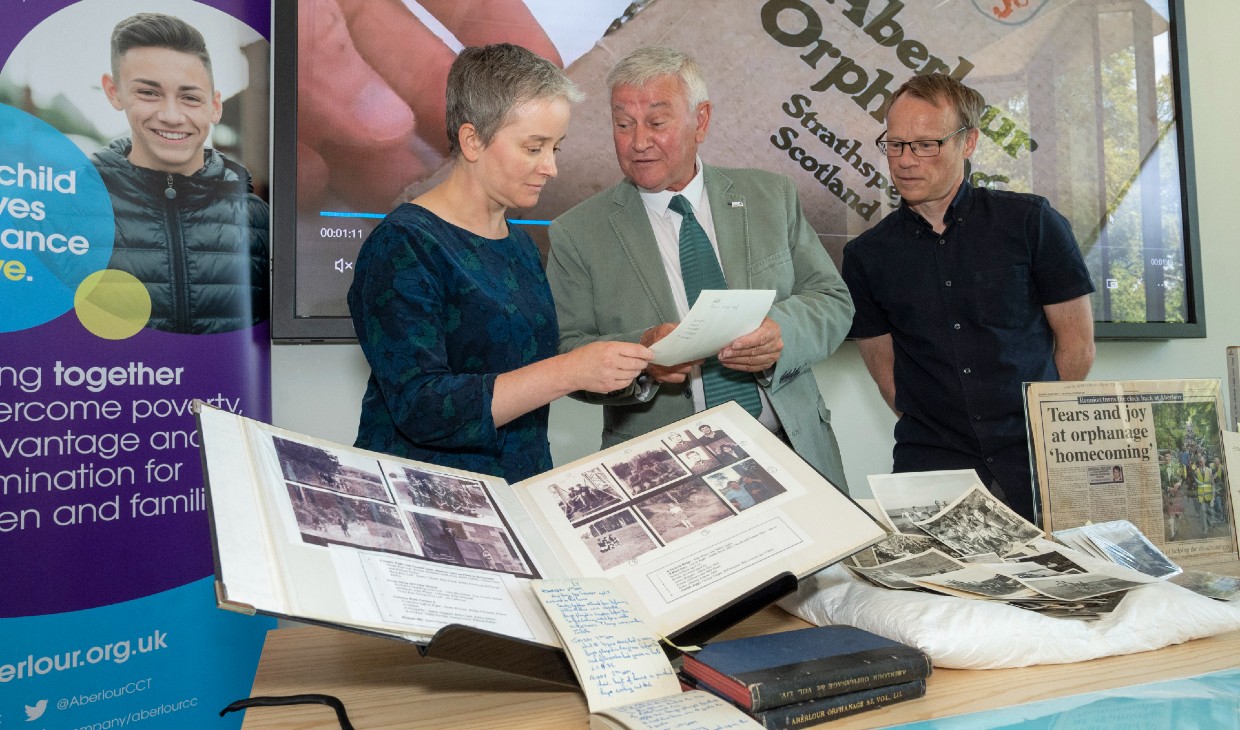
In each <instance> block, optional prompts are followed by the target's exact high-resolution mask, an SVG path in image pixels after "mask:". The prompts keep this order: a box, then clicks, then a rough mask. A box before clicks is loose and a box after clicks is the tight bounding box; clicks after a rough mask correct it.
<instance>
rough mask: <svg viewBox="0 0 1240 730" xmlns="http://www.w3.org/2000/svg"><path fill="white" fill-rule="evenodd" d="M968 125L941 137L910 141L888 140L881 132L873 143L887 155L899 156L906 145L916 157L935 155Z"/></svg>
mask: <svg viewBox="0 0 1240 730" xmlns="http://www.w3.org/2000/svg"><path fill="white" fill-rule="evenodd" d="M966 129H968V127H961V128H960V129H957V130H956V131H955V132H952V133H951V134H949V135H947V136H946V137H944V138H942V139H915V140H913V141H912V142H890V141H888V140H885V139H883V134H887V133H886V132H883V134H880V135H878V139H876V140H874V144H876V145H878V150H879V151H880V152H882V153H883V154H884V155H887V156H888V157H899V156H901V155H903V154H904V148H905V147H908V148H909V149H910V150H912V152H913V154H914V155H915V156H917V157H937V156H938V154H939V150H941V149H942V148H943V143H944V142H946V141H947V140H949V139H951V138H952V137H955V136H956V135H958V134H960V133H961V132H963V131H964V130H966Z"/></svg>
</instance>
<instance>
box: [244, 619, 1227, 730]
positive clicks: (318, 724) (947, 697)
mask: <svg viewBox="0 0 1240 730" xmlns="http://www.w3.org/2000/svg"><path fill="white" fill-rule="evenodd" d="M805 626H808V624H806V623H805V622H804V621H801V620H800V619H798V618H795V617H793V616H791V615H789V614H787V613H785V612H784V611H782V610H780V609H778V608H774V607H772V608H768V609H766V610H764V611H762V612H760V613H758V614H756V615H755V616H753V617H751V618H750V619H748V620H747V621H745V622H743V623H741V624H740V625H738V626H736V627H734V628H733V629H731V630H729V631H728V632H726V633H724V634H723V635H722V636H723V637H735V636H749V635H754V634H759V633H770V632H772V631H784V630H789V629H794V628H803V627H805ZM1237 666H1240V631H1235V632H1231V633H1228V634H1223V635H1220V636H1214V637H1210V638H1206V639H1198V640H1196V641H1191V642H1188V643H1186V644H1180V645H1178V646H1171V647H1167V648H1165V649H1160V650H1158V651H1153V652H1145V653H1142V654H1130V655H1127V656H1118V657H1107V658H1105V659H1095V660H1093V661H1088V662H1080V663H1077V664H1059V665H1044V666H1038V667H1024V668H1020V669H992V670H987V671H971V670H962V669H936V670H935V671H934V674H933V675H932V676H931V677H930V681H929V686H928V690H927V695H926V697H924V698H922V699H919V700H913V701H910V702H905V703H903V704H898V705H893V706H891V707H887V708H883V709H879V710H874V711H871V712H865V713H862V714H860V715H854V716H852V717H847V718H843V719H840V720H835V721H833V722H831V723H830V724H827V725H823V726H822V727H824V728H831V729H832V730H849V729H852V728H873V727H884V726H888V725H894V724H899V723H905V722H914V721H917V720H927V719H931V718H936V717H944V716H948V715H956V714H961V713H966V712H976V711H979V710H989V709H995V708H999V707H1007V706H1011V705H1016V704H1021V703H1025V702H1033V701H1036V700H1043V699H1050V698H1054V697H1063V696H1067V695H1074V694H1081V693H1083V692H1094V691H1100V690H1106V689H1114V688H1116V687H1123V686H1127V685H1133V684H1141V683H1145V682H1153V681H1158V680H1164V679H1176V678H1182V677H1190V676H1194V675H1197V674H1203V673H1205V672H1212V671H1217V670H1221V669H1228V668H1232V667H1237ZM309 692H314V693H322V694H331V695H335V696H336V697H338V698H340V700H341V701H343V702H344V704H345V707H346V708H347V709H348V712H349V719H350V720H351V721H352V722H353V724H354V726H355V727H356V728H357V730H378V729H379V728H384V729H391V730H403V729H410V730H412V729H414V728H419V729H420V728H425V729H427V730H430V729H434V730H441V729H442V728H487V729H488V730H491V729H494V730H505V729H514V730H515V729H516V728H531V729H537V730H548V729H558V728H583V729H584V728H586V727H587V726H588V720H587V711H586V703H585V699H584V698H583V696H582V695H581V693H580V692H577V691H572V690H568V689H566V688H562V687H557V686H555V685H551V684H547V683H544V682H538V681H535V680H529V679H522V678H519V677H514V676H511V675H507V674H503V673H500V672H493V671H489V670H485V669H475V668H472V667H466V666H462V665H457V664H451V663H447V662H440V661H436V660H433V659H423V658H421V657H420V656H418V652H417V649H416V648H414V647H413V646H411V645H407V644H402V643H400V642H397V641H392V640H389V639H379V638H373V637H368V636H361V635H358V634H352V633H348V632H344V631H335V630H331V629H324V628H317V627H307V628H284V629H275V630H273V631H271V632H270V633H269V634H268V635H267V643H266V646H265V647H264V649H263V656H262V660H261V662H260V663H259V668H258V675H257V677H256V678H255V680H254V688H253V693H252V694H253V695H254V696H259V695H289V694H300V693H309ZM242 727H243V728H244V730H320V729H321V730H338V728H339V727H340V726H339V725H338V724H337V722H336V717H335V713H334V712H333V711H332V710H331V709H329V708H327V707H324V706H321V705H298V706H291V707H270V708H253V709H250V710H248V711H247V712H246V718H245V722H244V724H243V725H242Z"/></svg>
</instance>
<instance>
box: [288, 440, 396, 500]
mask: <svg viewBox="0 0 1240 730" xmlns="http://www.w3.org/2000/svg"><path fill="white" fill-rule="evenodd" d="M271 442H272V444H273V445H274V446H275V451H276V457H277V458H278V459H279V460H280V471H281V473H283V474H284V478H285V479H287V480H289V481H291V482H300V483H302V484H308V485H310V486H312V487H321V488H323V489H330V490H332V491H333V492H340V493H341V494H349V495H352V496H354V497H365V498H366V499H378V500H382V501H384V502H391V501H392V496H391V495H390V494H388V491H387V488H386V487H384V486H383V475H382V474H381V473H380V471H379V462H377V461H375V460H374V459H369V458H365V457H362V456H359V455H357V454H350V453H348V452H343V451H342V452H338V453H330V452H328V451H326V450H324V449H321V448H319V447H317V446H311V445H310V444H303V443H300V442H298V441H290V440H289V439H284V438H280V437H279V436H272V437H271Z"/></svg>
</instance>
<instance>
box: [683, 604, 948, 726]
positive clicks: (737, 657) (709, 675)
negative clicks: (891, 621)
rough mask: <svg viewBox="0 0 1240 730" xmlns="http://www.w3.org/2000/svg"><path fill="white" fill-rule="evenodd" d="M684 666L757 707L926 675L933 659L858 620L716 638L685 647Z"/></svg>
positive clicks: (727, 694) (721, 692)
mask: <svg viewBox="0 0 1240 730" xmlns="http://www.w3.org/2000/svg"><path fill="white" fill-rule="evenodd" d="M681 671H682V672H683V673H684V674H685V675H687V676H689V677H690V678H692V679H694V680H697V681H698V682H700V683H701V684H702V685H705V687H707V688H709V689H711V690H712V691H714V692H715V693H717V694H719V695H721V696H723V697H725V698H727V699H728V700H731V701H732V702H734V703H735V704H737V705H739V706H740V707H742V708H744V709H746V710H748V711H750V712H753V713H757V712H760V711H762V710H767V709H770V708H773V707H783V706H785V705H792V704H797V703H802V702H808V701H810V700H817V699H821V698H824V697H831V696H834V695H844V694H853V693H857V692H860V691H862V690H868V689H872V688H876V687H887V686H889V685H897V684H907V683H909V682H913V681H916V680H924V679H925V678H926V677H929V676H930V671H931V664H930V657H928V656H926V655H925V654H924V653H923V652H921V651H920V650H918V649H915V648H913V647H911V646H908V645H907V644H901V643H900V642H898V641H892V640H891V639H885V638H883V637H881V636H878V635H877V634H872V633H870V632H868V631H864V630H862V629H858V628H856V627H853V626H818V627H814V628H808V629H796V630H794V631H784V632H781V633H778V634H766V635H764V636H753V637H750V638H746V639H730V640H727V641H716V642H713V643H711V644H708V645H706V646H704V647H702V649H701V650H700V651H697V652H694V653H693V654H691V655H690V654H686V655H685V658H684V664H683V665H682V667H681ZM923 684H924V683H923ZM924 692H925V690H924V686H923V689H922V693H923V694H924ZM918 696H919V697H920V696H921V695H918Z"/></svg>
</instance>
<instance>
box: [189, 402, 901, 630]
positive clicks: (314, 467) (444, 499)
mask: <svg viewBox="0 0 1240 730" xmlns="http://www.w3.org/2000/svg"><path fill="white" fill-rule="evenodd" d="M197 406H198V407H197V417H198V424H199V430H200V436H201V442H202V454H203V462H204V473H205V475H206V480H207V492H208V503H209V512H210V517H211V523H212V536H213V540H214V547H215V551H216V555H215V557H216V580H217V594H218V599H219V603H220V605H221V607H223V608H229V609H232V610H236V611H241V612H246V613H253V612H258V613H265V614H271V615H276V616H281V617H289V618H295V619H299V620H304V621H311V622H317V623H324V624H328V625H333V626H339V627H343V628H350V629H353V630H358V631H365V632H371V633H376V634H382V635H386V636H390V637H393V638H399V639H403V640H406V641H410V642H414V643H417V644H428V643H430V642H431V641H432V639H433V638H434V637H435V636H436V634H437V633H439V632H440V631H441V630H442V629H444V628H445V627H450V626H456V627H468V628H470V629H472V630H477V631H480V632H485V634H486V635H488V636H490V635H494V636H499V637H509V638H512V639H517V640H521V641H523V642H532V643H534V644H539V645H544V646H548V647H552V648H557V647H558V646H559V640H558V639H557V636H556V632H555V631H554V629H553V628H552V626H551V624H550V622H549V621H548V619H547V616H546V614H545V612H544V611H543V609H542V608H541V606H540V605H539V603H538V601H537V599H536V597H535V595H534V592H533V590H532V588H531V581H533V580H537V579H555V578H578V577H601V578H606V579H608V580H610V581H611V582H612V583H613V584H614V585H615V586H616V590H617V592H618V593H619V594H620V595H622V596H623V597H624V598H625V599H627V600H628V601H629V603H630V604H631V605H632V606H633V607H634V610H635V612H636V613H637V615H638V616H639V617H640V618H641V619H642V620H643V621H644V622H646V623H647V625H648V626H649V628H650V630H651V631H652V632H653V633H654V634H655V635H657V636H663V637H674V636H676V635H677V634H678V633H680V632H682V631H684V630H686V629H689V628H691V627H693V626H694V625H696V624H698V623H699V622H700V621H702V620H703V619H704V618H706V617H708V616H711V615H712V614H715V613H717V612H718V611H719V609H720V608H721V607H726V606H729V605H734V604H735V603H736V601H738V600H739V599H742V598H743V597H744V596H746V595H747V594H749V593H750V592H752V591H753V590H754V589H755V588H758V587H760V586H762V585H763V584H764V583H768V582H769V581H770V580H771V579H772V578H774V577H777V576H781V575H785V576H786V575H791V576H793V577H795V578H801V577H804V576H806V575H808V574H810V573H813V572H815V571H817V570H818V569H820V568H822V567H825V566H826V565H829V564H831V563H834V562H836V561H838V560H840V559H842V558H844V557H846V556H848V555H851V554H852V553H854V552H856V551H858V550H860V549H863V548H865V547H867V546H869V545H871V544H873V543H875V542H878V541H879V540H881V539H882V538H884V537H885V536H886V531H885V530H884V528H883V527H881V526H880V525H879V524H878V523H877V522H875V520H874V519H873V518H871V517H870V516H868V515H867V514H866V513H865V512H864V511H863V510H862V509H861V508H860V507H858V506H857V504H856V503H855V502H853V501H852V500H851V499H850V498H849V497H848V496H846V495H845V494H843V493H842V492H841V491H840V490H839V489H837V488H836V487H835V486H834V485H833V484H831V483H830V482H829V481H828V480H826V479H825V478H824V477H822V476H821V475H819V474H818V473H817V472H816V471H815V470H814V469H813V468H811V467H810V466H809V465H808V464H806V463H805V462H804V461H803V460H801V459H800V458H799V457H798V456H796V454H795V453H794V452H793V451H792V450H791V449H790V448H789V447H788V446H786V445H785V444H784V443H783V442H782V441H780V440H779V439H778V438H776V437H775V436H774V435H772V434H771V433H770V432H769V431H768V430H767V429H765V428H764V427H763V426H762V425H761V424H759V423H758V422H757V421H756V420H755V419H753V418H752V417H751V416H750V415H749V414H747V413H745V412H744V410H743V409H741V408H739V407H738V406H736V405H735V404H727V405H724V406H720V407H718V408H714V409H711V410H709V411H705V412H702V413H699V414H697V415H695V416H694V417H692V418H690V419H686V420H684V421H680V422H678V423H675V424H672V425H670V426H668V427H667V428H665V429H662V430H660V431H658V432H653V433H650V434H647V435H645V436H643V437H640V438H637V439H634V440H632V441H628V442H625V443H623V444H620V445H617V446H614V447H612V448H609V449H607V450H605V451H601V452H599V453H597V454H594V455H592V456H589V457H586V458H583V459H580V460H578V461H575V462H573V463H571V464H567V465H565V466H562V467H559V468H556V469H553V470H552V471H549V472H547V473H544V474H541V475H538V476H536V477H533V478H531V479H527V480H525V481H523V482H520V483H517V484H508V483H506V482H505V481H504V480H502V479H499V478H496V477H491V476H487V475H484V474H474V473H469V472H464V471H459V470H454V469H447V468H442V467H437V466H434V465H432V464H426V463H420V462H416V461H410V460H405V459H399V458H395V457H391V456H386V455H383V454H378V453H373V452H368V451H364V450H361V449H356V448H353V447H349V446H342V445H340V444H335V443H331V442H327V441H322V440H319V439H315V438H311V437H309V436H305V435H301V434H297V433H293V432H290V431H286V430H283V429H279V428H276V427H273V426H270V425H267V424H264V423H260V422H257V421H254V420H251V419H248V418H245V417H242V416H239V415H236V414H232V413H229V412H227V411H222V410H218V409H215V408H212V407H210V406H207V405H206V404H202V403H199V404H197ZM777 597H778V596H776V598H777ZM758 608H761V606H755V607H753V609H752V610H757V609H758ZM740 618H743V616H741V617H740ZM720 628H721V629H722V628H724V627H720Z"/></svg>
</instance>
